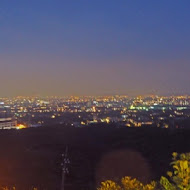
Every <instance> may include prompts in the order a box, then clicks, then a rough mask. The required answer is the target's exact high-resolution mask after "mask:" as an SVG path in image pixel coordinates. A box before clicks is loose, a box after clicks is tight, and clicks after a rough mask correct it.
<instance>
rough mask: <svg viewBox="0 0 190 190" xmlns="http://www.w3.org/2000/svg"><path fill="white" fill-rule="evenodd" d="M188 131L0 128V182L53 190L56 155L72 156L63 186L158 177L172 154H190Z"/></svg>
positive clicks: (84, 186) (58, 168)
mask: <svg viewBox="0 0 190 190" xmlns="http://www.w3.org/2000/svg"><path fill="white" fill-rule="evenodd" d="M189 137H190V130H182V129H178V130H169V129H150V128H148V129H146V128H120V129H117V128H114V127H86V128H64V127H53V126H52V127H42V128H30V129H24V130H8V131H6V130H2V131H0V184H1V185H10V186H13V185H15V186H16V187H18V188H20V189H21V190H26V189H29V188H31V187H38V188H39V189H46V190H56V189H60V184H61V166H60V164H61V154H62V153H63V152H64V150H65V147H66V146H68V149H69V150H68V154H69V157H70V160H71V164H70V166H69V171H70V172H69V174H68V175H67V176H66V187H67V190H75V189H77V190H80V189H81V190H82V189H83V190H84V189H88V190H91V189H92V190H93V189H95V188H96V187H97V185H99V183H100V181H103V180H105V179H114V180H117V179H120V178H121V177H123V176H127V175H129V176H131V177H137V178H138V179H139V180H140V181H142V182H149V181H150V180H152V179H156V180H157V179H159V178H160V176H161V175H165V173H166V171H167V170H168V169H169V168H168V166H169V163H170V161H171V154H172V152H178V153H182V152H190V138H189Z"/></svg>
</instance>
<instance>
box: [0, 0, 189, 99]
mask: <svg viewBox="0 0 190 190" xmlns="http://www.w3.org/2000/svg"><path fill="white" fill-rule="evenodd" d="M189 8H190V1H188V0H183V1H179V0H178V1H177V0H159V1H156V0H143V1H142V0H117V1H116V0H67V1H64V0H29V1H25V0H17V1H14V0H1V1H0V83H1V86H2V91H1V96H12V95H34V94H40V95H104V94H135V95H136V94H147V93H159V94H172V93H176V94H180V93H181V94H184V93H188V94H189V93H190V86H189V83H190V76H189V71H190V64H189V61H190V54H189V50H190V35H189V34H190V25H189V19H190V11H189Z"/></svg>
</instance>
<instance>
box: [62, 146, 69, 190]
mask: <svg viewBox="0 0 190 190" xmlns="http://www.w3.org/2000/svg"><path fill="white" fill-rule="evenodd" d="M69 164H70V160H69V157H68V146H66V149H65V153H64V154H62V162H61V166H62V178H61V190H65V174H68V173H69V169H68V165H69Z"/></svg>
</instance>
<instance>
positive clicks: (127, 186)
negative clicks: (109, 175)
mask: <svg viewBox="0 0 190 190" xmlns="http://www.w3.org/2000/svg"><path fill="white" fill-rule="evenodd" d="M155 187H156V182H152V183H150V184H147V185H143V184H142V183H141V182H140V181H138V180H137V179H136V178H133V179H132V178H131V177H128V176H127V177H124V178H122V179H121V184H119V185H118V184H117V183H116V182H114V181H111V180H108V181H105V182H102V183H101V186H100V188H98V190H154V189H155Z"/></svg>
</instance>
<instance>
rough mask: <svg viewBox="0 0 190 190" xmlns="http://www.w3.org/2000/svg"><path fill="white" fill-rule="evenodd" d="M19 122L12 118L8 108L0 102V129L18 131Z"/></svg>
mask: <svg viewBox="0 0 190 190" xmlns="http://www.w3.org/2000/svg"><path fill="white" fill-rule="evenodd" d="M16 127H17V121H16V120H15V119H14V118H13V117H12V116H11V112H10V109H9V107H8V106H4V103H3V102H0V129H16Z"/></svg>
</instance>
